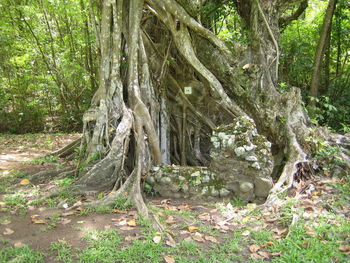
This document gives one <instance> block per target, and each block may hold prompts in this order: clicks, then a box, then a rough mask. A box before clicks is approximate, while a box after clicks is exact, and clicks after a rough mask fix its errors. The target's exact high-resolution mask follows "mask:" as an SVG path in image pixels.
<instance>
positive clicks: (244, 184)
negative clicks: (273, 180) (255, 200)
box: [239, 182, 254, 193]
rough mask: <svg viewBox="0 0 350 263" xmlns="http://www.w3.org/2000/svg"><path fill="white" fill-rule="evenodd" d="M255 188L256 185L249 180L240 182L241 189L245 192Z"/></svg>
mask: <svg viewBox="0 0 350 263" xmlns="http://www.w3.org/2000/svg"><path fill="white" fill-rule="evenodd" d="M253 189H254V185H253V184H252V183H249V182H241V183H239V190H240V191H241V192H243V193H248V192H250V191H252V190H253Z"/></svg>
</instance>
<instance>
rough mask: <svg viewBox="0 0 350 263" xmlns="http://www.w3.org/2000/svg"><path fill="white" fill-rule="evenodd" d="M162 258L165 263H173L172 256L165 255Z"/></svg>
mask: <svg viewBox="0 0 350 263" xmlns="http://www.w3.org/2000/svg"><path fill="white" fill-rule="evenodd" d="M163 258H164V260H165V262H166V263H175V259H174V258H173V257H172V256H169V255H165V256H164V257H163Z"/></svg>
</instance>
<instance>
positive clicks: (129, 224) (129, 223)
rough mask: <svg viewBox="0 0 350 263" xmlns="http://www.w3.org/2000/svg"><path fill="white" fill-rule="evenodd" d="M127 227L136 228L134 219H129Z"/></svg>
mask: <svg viewBox="0 0 350 263" xmlns="http://www.w3.org/2000/svg"><path fill="white" fill-rule="evenodd" d="M127 224H128V226H136V221H135V219H130V220H129V221H128V222H127Z"/></svg>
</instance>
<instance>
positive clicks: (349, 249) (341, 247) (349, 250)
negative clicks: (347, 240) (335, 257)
mask: <svg viewBox="0 0 350 263" xmlns="http://www.w3.org/2000/svg"><path fill="white" fill-rule="evenodd" d="M338 249H339V250H340V251H341V252H350V246H340V247H339V248H338Z"/></svg>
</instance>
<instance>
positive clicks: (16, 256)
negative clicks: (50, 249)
mask: <svg viewBox="0 0 350 263" xmlns="http://www.w3.org/2000/svg"><path fill="white" fill-rule="evenodd" d="M0 262H16V263H40V262H44V257H43V255H42V254H40V253H39V252H36V251H34V250H32V249H31V248H29V247H28V246H23V247H19V248H14V247H5V248H1V249H0Z"/></svg>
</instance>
